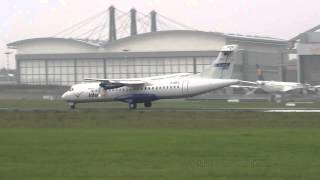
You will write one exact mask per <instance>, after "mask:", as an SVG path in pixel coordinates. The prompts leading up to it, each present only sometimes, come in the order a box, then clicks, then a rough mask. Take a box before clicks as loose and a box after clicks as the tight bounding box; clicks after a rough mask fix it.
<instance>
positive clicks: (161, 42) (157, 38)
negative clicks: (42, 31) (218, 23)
mask: <svg viewBox="0 0 320 180" xmlns="http://www.w3.org/2000/svg"><path fill="white" fill-rule="evenodd" d="M230 38H232V39H239V38H240V36H237V37H235V36H234V35H228V34H223V33H218V32H203V31H185V30H175V31H159V32H151V33H145V34H138V35H135V36H130V37H127V38H123V39H119V40H116V41H113V42H97V41H89V42H88V41H86V40H80V39H64V38H35V39H27V40H22V41H17V42H13V43H10V44H8V46H9V47H11V48H16V49H17V51H18V54H73V53H107V52H176V51H219V50H220V49H221V47H222V46H223V45H225V44H227V42H228V39H230ZM240 39H246V40H250V41H257V42H259V41H263V42H267V41H272V42H275V41H278V42H279V40H275V39H271V38H270V39H267V38H258V37H247V36H241V38H240Z"/></svg>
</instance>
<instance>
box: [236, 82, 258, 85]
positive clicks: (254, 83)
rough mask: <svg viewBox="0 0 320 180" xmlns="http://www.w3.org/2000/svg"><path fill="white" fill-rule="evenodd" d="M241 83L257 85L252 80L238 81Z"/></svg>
mask: <svg viewBox="0 0 320 180" xmlns="http://www.w3.org/2000/svg"><path fill="white" fill-rule="evenodd" d="M240 83H242V84H253V85H258V83H257V82H252V81H240Z"/></svg>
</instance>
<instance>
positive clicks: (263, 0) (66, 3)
mask: <svg viewBox="0 0 320 180" xmlns="http://www.w3.org/2000/svg"><path fill="white" fill-rule="evenodd" d="M0 3H1V6H0V68H2V67H4V66H5V60H6V58H5V56H4V55H3V51H4V50H3V49H5V42H12V41H16V40H20V39H25V38H31V37H41V36H51V35H53V34H55V33H57V32H59V31H61V30H62V29H64V28H66V27H68V26H70V25H71V24H74V23H76V22H78V21H79V20H82V19H85V18H87V17H90V16H92V15H94V14H96V13H98V12H101V11H103V10H105V9H106V8H108V7H109V6H110V5H115V6H116V8H118V9H120V10H122V11H129V9H130V8H132V7H134V8H136V9H137V10H139V11H141V12H143V13H149V12H150V11H151V10H153V9H155V10H156V11H158V12H159V13H161V14H163V15H165V16H167V17H170V18H171V19H174V20H176V21H178V22H181V23H183V24H186V25H189V26H191V27H194V28H196V29H199V30H204V31H218V32H227V33H238V34H244V35H260V36H270V37H277V38H284V39H290V38H291V37H293V36H295V35H297V34H299V33H301V32H303V31H305V30H307V29H309V28H312V27H314V26H316V25H318V24H320V11H319V7H320V1H319V0H305V1H301V0H281V1H275V0H229V1H226V0H131V1H128V0H109V1H106V0H90V1H79V0H11V1H7V0H0ZM12 66H13V64H12Z"/></svg>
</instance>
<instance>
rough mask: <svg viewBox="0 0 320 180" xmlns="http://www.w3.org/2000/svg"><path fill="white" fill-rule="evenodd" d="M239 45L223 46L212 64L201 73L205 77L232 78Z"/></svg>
mask: <svg viewBox="0 0 320 180" xmlns="http://www.w3.org/2000/svg"><path fill="white" fill-rule="evenodd" d="M237 51H238V45H226V46H223V48H222V49H221V52H220V53H219V55H218V57H217V58H216V59H215V61H213V63H212V65H211V66H210V67H209V68H207V69H206V70H204V71H203V72H202V73H200V74H199V76H200V77H203V78H214V79H231V76H232V73H233V67H234V63H235V60H236V52H237Z"/></svg>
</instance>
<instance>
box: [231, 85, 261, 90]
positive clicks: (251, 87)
mask: <svg viewBox="0 0 320 180" xmlns="http://www.w3.org/2000/svg"><path fill="white" fill-rule="evenodd" d="M229 87H231V88H239V89H240V88H243V89H261V88H259V87H257V86H243V85H232V86H229Z"/></svg>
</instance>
